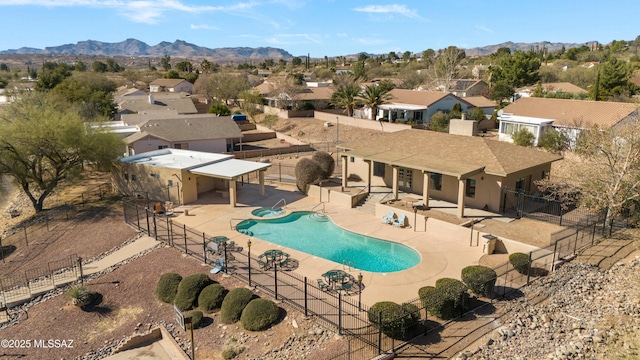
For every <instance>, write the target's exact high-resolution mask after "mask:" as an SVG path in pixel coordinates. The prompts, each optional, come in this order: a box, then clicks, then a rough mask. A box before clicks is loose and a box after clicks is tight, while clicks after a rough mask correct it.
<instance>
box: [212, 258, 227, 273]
mask: <svg viewBox="0 0 640 360" xmlns="http://www.w3.org/2000/svg"><path fill="white" fill-rule="evenodd" d="M213 263H214V264H215V265H214V267H213V269H211V271H210V273H212V274H217V273H219V272H220V271H222V269H224V258H217V259H215V260H214V262H213Z"/></svg>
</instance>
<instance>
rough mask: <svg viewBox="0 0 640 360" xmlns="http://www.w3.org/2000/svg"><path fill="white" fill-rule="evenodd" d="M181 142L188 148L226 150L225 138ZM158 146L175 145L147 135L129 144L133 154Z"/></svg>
mask: <svg viewBox="0 0 640 360" xmlns="http://www.w3.org/2000/svg"><path fill="white" fill-rule="evenodd" d="M182 143H187V144H188V146H189V149H188V150H194V151H203V152H211V153H223V152H226V151H227V140H226V139H212V140H192V141H184V142H182ZM159 146H163V147H170V148H174V146H175V145H174V143H172V142H169V141H165V140H162V139H158V138H155V137H152V136H148V137H146V138H145V139H140V140H138V141H136V142H134V143H132V144H130V145H129V147H130V148H133V151H134V153H135V154H142V153H145V152H149V151H155V150H158V149H159Z"/></svg>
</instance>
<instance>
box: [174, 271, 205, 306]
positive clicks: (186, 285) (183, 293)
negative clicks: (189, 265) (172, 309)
mask: <svg viewBox="0 0 640 360" xmlns="http://www.w3.org/2000/svg"><path fill="white" fill-rule="evenodd" d="M211 283H213V280H211V279H210V278H209V276H207V275H206V274H192V275H189V276H187V277H185V278H184V279H182V281H180V284H179V285H178V293H177V294H176V298H175V299H174V303H175V304H176V306H177V307H178V309H180V310H182V311H184V310H189V309H191V308H193V307H196V306H197V305H198V295H200V292H201V291H202V289H204V288H205V287H207V286H209V285H210V284H211Z"/></svg>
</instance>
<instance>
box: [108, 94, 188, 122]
mask: <svg viewBox="0 0 640 360" xmlns="http://www.w3.org/2000/svg"><path fill="white" fill-rule="evenodd" d="M115 102H116V104H117V105H118V113H117V114H116V120H120V116H121V115H122V114H132V113H142V112H149V111H158V110H175V111H176V112H178V114H185V115H186V114H197V113H198V109H196V106H195V105H194V103H193V100H192V99H191V97H190V96H187V95H186V94H184V93H155V94H148V95H147V94H145V95H130V96H120V97H116V98H115Z"/></svg>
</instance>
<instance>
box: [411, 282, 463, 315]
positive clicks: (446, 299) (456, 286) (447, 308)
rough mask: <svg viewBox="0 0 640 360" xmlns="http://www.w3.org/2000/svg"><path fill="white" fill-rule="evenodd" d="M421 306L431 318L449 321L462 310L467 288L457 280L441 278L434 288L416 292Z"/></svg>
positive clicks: (425, 288) (426, 287) (421, 289)
mask: <svg viewBox="0 0 640 360" xmlns="http://www.w3.org/2000/svg"><path fill="white" fill-rule="evenodd" d="M418 296H419V297H420V301H421V302H422V305H423V306H424V307H425V308H426V309H427V310H428V311H429V313H430V314H431V315H433V316H436V317H438V318H440V319H443V320H449V319H452V318H454V317H455V316H456V315H458V314H460V313H461V312H462V311H463V310H464V301H465V300H466V299H467V298H468V296H469V294H467V286H466V285H465V284H464V283H462V282H461V281H459V280H456V279H451V278H442V279H438V280H437V281H436V286H435V287H433V286H425V287H422V288H420V289H419V290H418Z"/></svg>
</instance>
